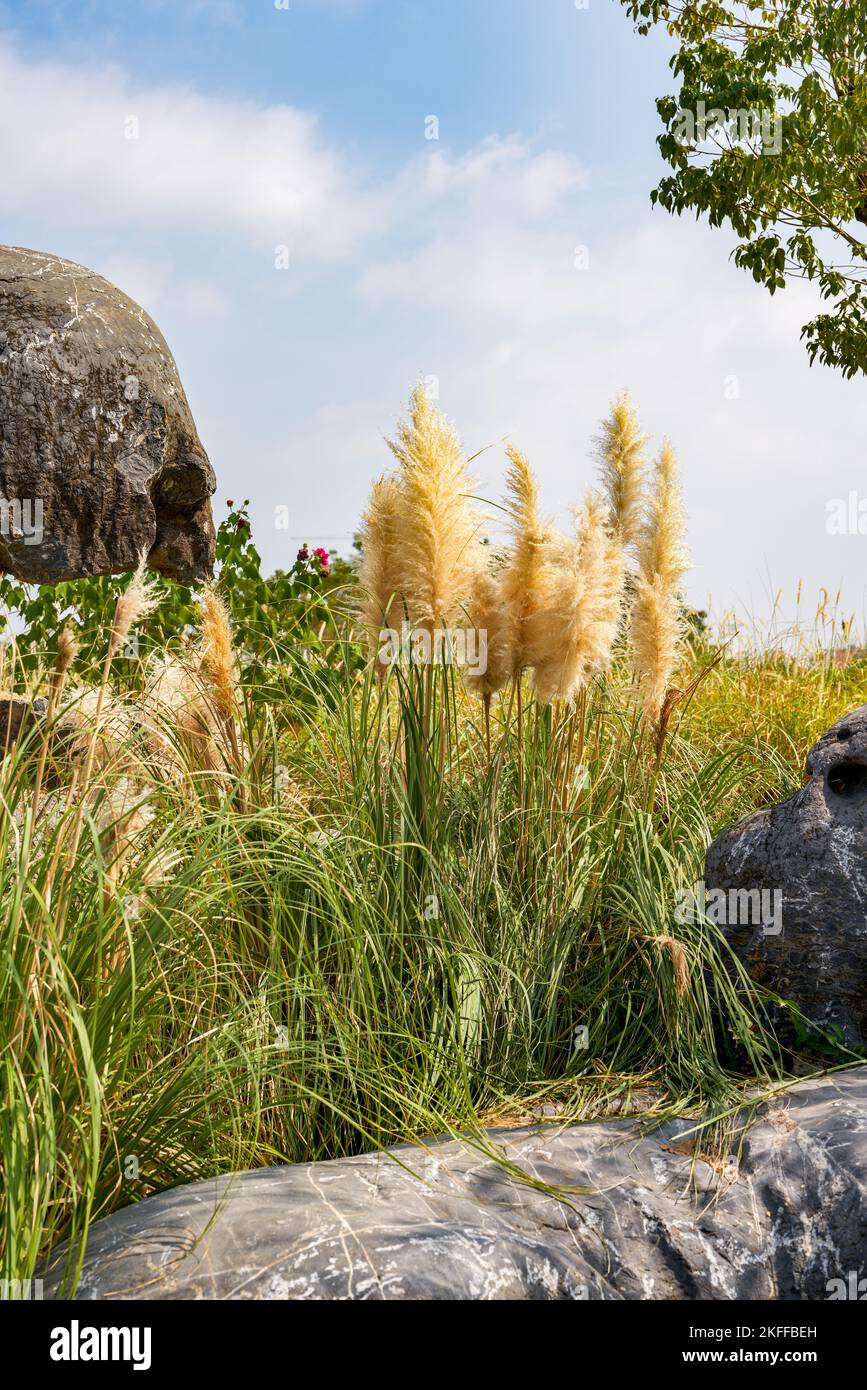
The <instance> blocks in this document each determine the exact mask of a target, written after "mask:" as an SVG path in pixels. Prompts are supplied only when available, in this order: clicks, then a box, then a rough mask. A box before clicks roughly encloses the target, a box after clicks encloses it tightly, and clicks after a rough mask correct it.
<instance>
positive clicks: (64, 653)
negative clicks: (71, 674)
mask: <svg viewBox="0 0 867 1390" xmlns="http://www.w3.org/2000/svg"><path fill="white" fill-rule="evenodd" d="M80 648H81V644H80V642H79V640H78V635H77V633H76V631H75V628H74V627H72V626H71V625H70V624H69V623H67V624H66V625H65V626H64V628H63V630H62V632H61V634H60V637H59V638H58V641H57V660H56V662H55V663H54V674H55V677H56V679H57V681H58V683H59V682H61V681H62V680H63V678H64V677H65V675H66V673H67V671H68V670H69V668H70V666H71V665H72V663H73V662H74V661H75V658H76V657H77V656H78V653H79V651H80Z"/></svg>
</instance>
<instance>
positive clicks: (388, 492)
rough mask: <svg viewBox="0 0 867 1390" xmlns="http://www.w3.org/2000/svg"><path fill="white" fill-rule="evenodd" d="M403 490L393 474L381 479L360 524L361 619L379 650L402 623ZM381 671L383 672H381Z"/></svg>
mask: <svg viewBox="0 0 867 1390" xmlns="http://www.w3.org/2000/svg"><path fill="white" fill-rule="evenodd" d="M399 517H400V488H399V485H398V481H397V479H396V478H395V476H394V474H393V473H386V474H384V475H383V477H381V478H378V479H377V481H376V482H375V483H374V484H373V487H372V488H371V490H370V499H369V501H368V504H367V510H366V511H365V513H364V516H363V517H362V520H361V564H360V566H359V571H358V578H359V583H360V585H361V591H362V598H361V617H362V622H363V623H364V626H365V629H366V632H367V636H368V640H369V641H370V643H371V645H372V646H373V647H374V648H378V646H379V634H380V633H381V632H382V630H383V628H387V627H392V626H394V624H393V623H392V621H391V619H392V614H394V616H395V617H396V619H397V625H398V626H399V625H400V623H401V622H402V621H403V594H402V589H403V580H402V575H401V568H400V563H399V560H400V543H399V538H398V525H399ZM380 669H381V668H380Z"/></svg>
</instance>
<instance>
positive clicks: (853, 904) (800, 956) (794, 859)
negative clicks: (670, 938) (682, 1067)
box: [705, 705, 867, 1048]
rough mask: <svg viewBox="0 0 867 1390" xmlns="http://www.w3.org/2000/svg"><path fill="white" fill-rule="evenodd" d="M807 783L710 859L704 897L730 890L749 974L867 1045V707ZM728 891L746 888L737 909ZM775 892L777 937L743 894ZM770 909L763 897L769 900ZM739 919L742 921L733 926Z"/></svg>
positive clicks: (747, 823) (838, 734)
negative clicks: (777, 904) (776, 894)
mask: <svg viewBox="0 0 867 1390" xmlns="http://www.w3.org/2000/svg"><path fill="white" fill-rule="evenodd" d="M807 775H808V778H809V780H808V781H807V782H806V783H805V785H804V786H803V787H802V788H801V790H800V791H799V792H796V793H795V795H794V796H791V797H789V799H788V800H787V801H783V802H781V803H780V804H779V805H777V806H771V807H769V808H768V809H767V810H761V811H757V812H755V813H754V814H753V815H751V816H747V817H746V819H745V820H742V821H739V822H738V824H737V825H735V826H733V827H732V829H731V830H728V831H726V832H725V834H723V835H720V837H719V838H718V839H717V840H715V841H714V843H713V844H712V845H711V847H710V849H709V850H708V852H707V861H706V865H705V884H706V887H707V889H709V890H712V889H715V888H721V889H724V890H726V891H727V897H728V901H729V905H730V909H732V908H733V909H734V911H732V910H729V911H728V914H727V923H726V925H725V932H726V936H727V937H728V940H729V942H730V944H731V945H732V947H733V949H734V950H735V952H736V953H737V955H738V956H739V957H740V959H741V960H742V961H743V962H744V964H745V965H746V967H747V969H748V970H749V972H750V974H751V975H752V976H753V978H754V979H756V980H757V981H758V982H759V983H760V984H764V985H767V986H768V988H770V989H772V990H774V991H775V993H777V994H779V995H782V996H783V997H784V998H786V999H792V1000H794V1001H795V1002H796V1003H797V1004H798V1006H799V1007H800V1008H801V1010H802V1011H803V1013H804V1014H805V1016H806V1017H807V1018H808V1019H809V1020H810V1021H811V1023H814V1024H817V1025H819V1026H820V1027H823V1028H826V1029H827V1028H829V1027H831V1028H838V1029H839V1030H840V1032H842V1034H843V1037H844V1039H845V1041H846V1043H847V1045H848V1046H849V1047H855V1048H863V1047H864V1045H865V1044H867V705H862V706H861V707H860V708H859V709H856V710H855V711H854V712H853V713H852V714H850V715H847V716H846V718H844V719H841V720H839V721H838V722H837V723H836V724H834V725H833V727H832V728H831V729H829V730H828V732H827V733H826V734H823V736H822V738H820V739H819V742H818V743H817V744H816V745H815V747H814V748H812V749H811V750H810V753H809V755H808V757H807ZM732 890H734V891H735V892H737V890H743V891H742V894H741V899H740V906H739V907H738V904H737V903H736V902H735V900H734V899H733V898H732ZM757 890H758V891H759V892H761V891H762V890H765V891H766V892H767V893H771V894H773V893H778V894H779V900H778V901H779V907H780V912H779V918H778V922H777V923H776V925H778V927H779V930H777V931H773V930H772V931H769V930H768V926H769V925H773V924H770V923H766V924H764V925H763V924H762V921H761V920H757V919H758V918H759V917H760V914H759V913H757V912H755V911H754V910H751V908H750V905H749V903H748V899H747V897H746V896H745V895H747V894H750V893H752V894H753V903H752V907H755V904H756V900H755V893H756V891H757ZM767 901H769V900H768V899H766V902H767ZM733 918H734V919H736V920H733Z"/></svg>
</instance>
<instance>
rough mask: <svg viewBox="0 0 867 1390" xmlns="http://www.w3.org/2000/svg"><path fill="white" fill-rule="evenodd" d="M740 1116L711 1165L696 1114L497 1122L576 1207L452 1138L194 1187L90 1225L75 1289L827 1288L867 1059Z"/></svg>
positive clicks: (854, 1184) (854, 1194) (858, 1238)
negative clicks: (638, 1120) (643, 1127)
mask: <svg viewBox="0 0 867 1390" xmlns="http://www.w3.org/2000/svg"><path fill="white" fill-rule="evenodd" d="M745 1119H746V1116H743V1117H741V1121H740V1122H739V1124H738V1126H737V1127H736V1130H735V1133H734V1135H733V1139H732V1143H731V1148H730V1152H729V1154H728V1157H727V1158H726V1157H724V1158H723V1160H722V1161H714V1162H713V1163H711V1162H709V1161H706V1160H705V1159H704V1158H703V1157H702V1156H701V1150H700V1145H699V1152H698V1153H695V1152H694V1150H693V1140H692V1139H691V1138H690V1137H688V1136H687V1133H686V1131H687V1130H688V1125H687V1124H686V1123H685V1122H684V1121H678V1122H673V1123H670V1124H667V1125H665V1126H664V1127H662V1128H660V1129H657V1130H656V1131H654V1132H653V1133H650V1134H645V1135H644V1136H643V1137H642V1136H640V1135H639V1133H638V1131H637V1130H636V1124H635V1121H634V1120H629V1119H626V1120H606V1121H600V1122H597V1123H594V1124H589V1125H582V1126H575V1127H572V1128H566V1129H560V1130H542V1129H536V1130H492V1131H490V1132H489V1139H490V1142H491V1144H492V1145H493V1146H495V1147H496V1148H499V1149H500V1150H501V1151H502V1152H503V1154H504V1155H505V1156H506V1157H508V1159H509V1160H510V1161H511V1162H512V1163H515V1164H518V1165H520V1167H521V1168H522V1169H524V1171H525V1172H528V1173H530V1174H532V1175H533V1176H534V1177H536V1178H539V1179H541V1180H542V1181H543V1182H545V1183H548V1184H557V1185H558V1186H562V1187H565V1188H568V1189H571V1196H570V1199H569V1203H568V1204H564V1203H563V1202H562V1201H558V1200H557V1199H556V1198H554V1197H551V1196H548V1195H547V1194H545V1193H543V1192H539V1191H537V1190H534V1189H533V1188H530V1187H528V1186H526V1185H525V1184H523V1183H519V1182H516V1181H515V1180H514V1179H512V1178H510V1177H509V1176H508V1174H507V1172H506V1170H505V1169H504V1168H503V1167H502V1166H500V1165H498V1164H497V1163H496V1162H494V1161H493V1160H492V1159H490V1158H488V1157H485V1156H484V1155H483V1154H481V1153H479V1152H478V1151H474V1150H472V1149H470V1148H469V1147H468V1146H467V1145H465V1144H463V1143H460V1142H457V1141H454V1140H443V1141H433V1142H431V1143H430V1145H429V1146H427V1147H425V1148H415V1147H411V1146H408V1145H404V1146H401V1147H400V1148H398V1149H395V1150H394V1151H393V1152H394V1155H395V1157H396V1158H397V1159H399V1162H395V1160H394V1158H392V1157H389V1156H388V1155H386V1154H368V1155H365V1156H363V1157H359V1158H350V1159H340V1160H334V1161H332V1162H323V1163H313V1164H309V1165H297V1166H293V1167H285V1168H266V1169H262V1170H259V1171H257V1172H250V1173H242V1174H238V1175H236V1176H235V1177H234V1178H231V1179H228V1178H220V1179H217V1180H207V1181H204V1182H196V1183H191V1184H190V1185H189V1186H185V1187H178V1188H174V1189H173V1190H172V1191H169V1192H164V1193H161V1194H159V1195H157V1196H154V1197H149V1198H147V1199H146V1200H145V1201H142V1202H140V1203H138V1204H137V1205H134V1206H130V1207H126V1208H125V1209H124V1210H122V1211H118V1212H115V1213H114V1215H112V1216H109V1217H107V1218H106V1219H104V1220H103V1221H100V1222H98V1223H97V1224H96V1225H95V1226H94V1227H93V1228H92V1230H91V1235H90V1241H89V1244H88V1247H87V1252H86V1256H85V1260H84V1269H83V1274H82V1278H81V1283H80V1285H79V1289H78V1297H79V1298H83V1299H124V1298H132V1299H215V1298H216V1299H229V1298H231V1299H403V1298H409V1299H540V1300H553V1299H637V1298H650V1299H674V1298H684V1299H716V1298H719V1299H731V1298H762V1299H775V1298H779V1299H828V1298H829V1297H831V1296H832V1293H831V1290H833V1288H834V1287H835V1286H834V1285H833V1284H831V1289H830V1290H829V1284H830V1281H833V1280H844V1281H845V1280H846V1279H847V1277H848V1275H849V1274H850V1273H851V1272H852V1271H859V1270H861V1271H862V1272H864V1271H865V1267H867V1067H862V1068H859V1069H858V1070H856V1071H851V1072H846V1073H841V1074H838V1075H836V1076H834V1077H829V1078H826V1079H823V1080H820V1081H811V1082H804V1083H801V1084H799V1085H798V1086H797V1087H795V1088H794V1089H792V1090H789V1091H787V1092H783V1093H781V1094H780V1095H778V1096H777V1097H775V1098H774V1099H773V1100H772V1101H770V1102H768V1103H767V1104H765V1105H763V1106H762V1107H761V1109H760V1111H759V1118H758V1119H756V1120H755V1123H754V1124H753V1125H752V1126H751V1127H749V1128H746V1129H745V1124H744V1121H745ZM410 1170H411V1171H410ZM62 1267H63V1251H62V1249H61V1250H59V1251H58V1252H57V1253H56V1255H55V1257H54V1259H53V1261H52V1262H51V1264H50V1266H49V1268H48V1270H47V1271H45V1295H46V1297H58V1296H59V1294H58V1286H59V1280H60V1278H61V1274H62Z"/></svg>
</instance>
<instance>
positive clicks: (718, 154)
mask: <svg viewBox="0 0 867 1390" xmlns="http://www.w3.org/2000/svg"><path fill="white" fill-rule="evenodd" d="M623 3H624V5H625V7H626V9H627V11H628V13H629V15H630V16H631V18H632V19H633V20H634V22H635V24H636V27H637V28H638V30H639V32H640V33H647V32H648V31H649V29H650V28H651V27H652V26H653V25H656V24H659V25H662V26H664V27H665V29H666V31H667V33H668V34H669V35H670V36H671V37H672V38H673V39H674V40H675V41H676V43H677V50H676V52H675V54H674V56H673V58H672V59H671V69H672V72H673V73H674V75H675V77H676V78H677V80H678V82H679V90H678V91H677V93H676V95H667V96H663V97H661V98H660V99H659V100H658V101H657V103H656V105H657V110H658V112H659V115H660V117H661V118H662V123H663V126H664V132H663V134H662V135H661V136H660V137H659V140H658V144H659V148H660V151H661V152H662V155H663V158H664V159H665V161H666V163H667V164H668V165H669V166H670V167H671V169H672V171H673V172H672V173H671V174H669V175H667V176H666V177H665V178H663V179H662V180H661V182H660V184H659V186H658V187H657V188H656V189H655V190H654V192H653V193H652V194H651V199H652V201H653V202H654V203H657V202H658V203H659V204H660V205H661V206H662V207H664V208H666V209H667V210H668V211H669V212H675V213H678V214H680V213H683V212H686V211H690V212H695V213H696V215H701V214H703V215H705V216H707V218H708V220H709V222H710V224H711V226H715V227H718V226H721V225H723V224H724V223H728V224H729V225H730V226H731V227H732V228H733V230H734V232H735V234H736V235H737V236H738V237H739V239H740V242H739V245H738V247H737V250H736V251H735V257H734V258H735V262H736V264H737V265H739V266H741V267H743V268H744V269H746V270H748V271H750V273H751V274H752V276H753V278H754V279H755V280H756V281H757V282H758V283H759V284H763V285H765V287H766V288H767V289H768V291H769V292H770V293H771V294H773V293H774V292H775V291H776V290H778V289H782V288H784V287H785V285H786V283H787V280H788V279H789V278H790V277H799V278H803V279H806V280H809V281H812V282H814V283H815V285H816V286H817V287H818V290H819V293H820V295H821V297H822V299H824V300H826V301H828V304H829V308H828V310H827V311H825V312H823V313H820V314H819V315H818V316H817V317H816V318H815V319H813V320H812V321H811V322H810V323H808V324H806V325H805V326H804V328H803V330H802V334H801V336H802V337H803V338H804V339H805V341H806V345H807V350H808V352H809V355H810V360H811V361H813V360H814V359H816V358H818V360H819V361H820V362H824V363H826V364H828V365H830V366H834V367H839V368H840V369H841V370H842V372H843V373H844V375H845V376H847V377H851V376H853V375H855V373H856V372H865V371H867V264H865V262H867V246H865V241H864V236H863V233H862V232H861V231H859V229H858V227H857V225H856V224H858V223H860V224H862V226H863V225H865V224H867V8H865V4H864V0H855V2H854V3H852V4H847V5H840V4H829V3H827V0H762V3H758V4H755V3H746V4H737V3H731V0H728V2H727V3H717V0H699V3H696V4H680V3H670V2H669V0H623ZM700 103H704V107H703V109H704V111H705V112H706V113H710V112H711V111H713V110H716V111H717V112H719V113H725V116H726V118H727V119H729V118H731V117H732V116H733V115H738V119H739V121H740V122H741V124H740V125H739V126H738V128H737V129H736V130H734V131H733V130H732V128H731V126H730V125H728V126H725V127H723V126H721V125H717V126H716V129H714V130H708V131H707V132H705V133H706V135H707V139H706V140H704V141H703V140H702V131H701V130H700V129H698V127H697V125H696V124H695V121H685V119H684V114H685V113H691V114H692V116H693V118H695V117H696V116H697V114H698V113H699V112H700V109H701V108H700ZM738 113H740V114H738ZM753 116H755V117H761V116H763V117H764V119H765V126H764V130H763V132H762V131H761V129H760V126H759V125H758V124H753V122H752V119H751V118H752V117H753ZM774 123H777V124H774ZM777 135H779V138H777ZM769 136H770V137H771V138H768V137H769Z"/></svg>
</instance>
